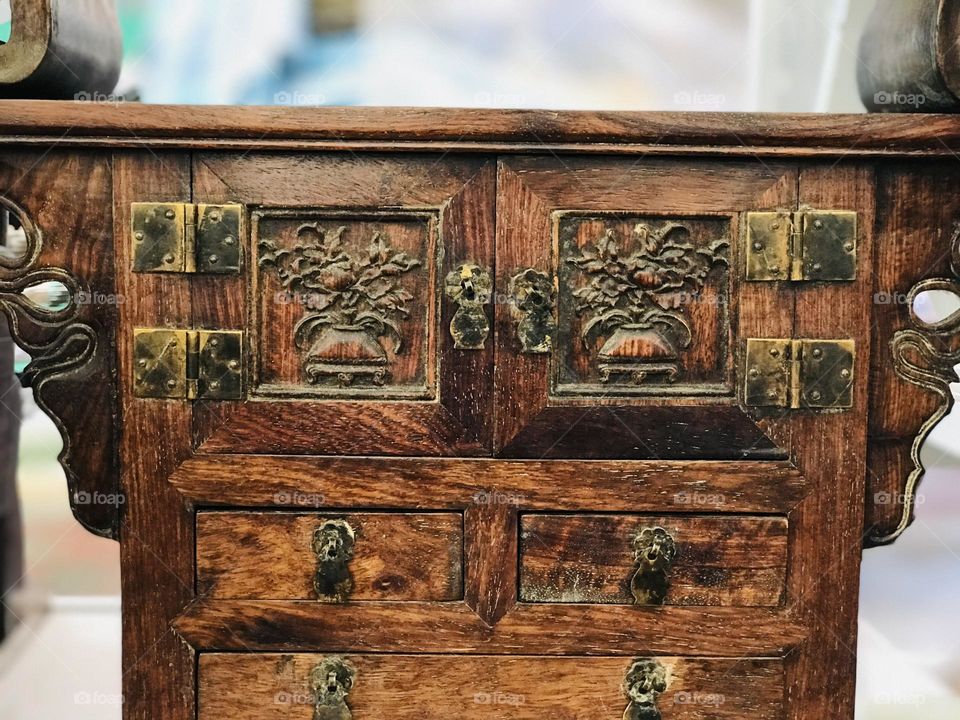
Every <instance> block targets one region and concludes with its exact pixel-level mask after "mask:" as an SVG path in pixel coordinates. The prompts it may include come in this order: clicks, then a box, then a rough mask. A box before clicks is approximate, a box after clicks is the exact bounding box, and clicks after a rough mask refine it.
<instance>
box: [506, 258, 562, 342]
mask: <svg viewBox="0 0 960 720" xmlns="http://www.w3.org/2000/svg"><path fill="white" fill-rule="evenodd" d="M509 292H510V298H511V301H512V305H511V307H512V312H513V315H514V319H515V320H516V322H517V339H518V340H519V341H520V351H521V352H523V353H527V354H542V353H549V352H550V351H551V349H552V348H553V334H554V328H555V321H554V318H553V308H554V306H555V305H556V302H557V288H556V285H555V283H554V279H553V278H552V277H550V276H549V275H547V274H546V273H542V272H540V271H538V270H534V269H533V268H529V269H527V270H522V271H520V272H519V273H517V274H516V275H514V276H513V278H511V280H510V288H509Z"/></svg>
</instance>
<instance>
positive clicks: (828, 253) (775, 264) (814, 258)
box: [746, 210, 857, 282]
mask: <svg viewBox="0 0 960 720" xmlns="http://www.w3.org/2000/svg"><path fill="white" fill-rule="evenodd" d="M746 262H747V270H746V276H747V280H751V281H757V282H787V281H793V282H844V281H849V280H855V279H856V277H857V214H856V213H855V212H849V211H846V210H804V211H800V212H750V213H747V252H746Z"/></svg>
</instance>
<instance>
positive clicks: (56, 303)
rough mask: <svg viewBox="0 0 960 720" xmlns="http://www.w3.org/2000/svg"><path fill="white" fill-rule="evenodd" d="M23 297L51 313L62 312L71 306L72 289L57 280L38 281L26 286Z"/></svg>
mask: <svg viewBox="0 0 960 720" xmlns="http://www.w3.org/2000/svg"><path fill="white" fill-rule="evenodd" d="M23 297H24V298H26V300H27V301H28V302H29V303H30V304H31V305H33V306H35V307H37V308H39V309H40V310H44V311H46V312H49V313H56V312H60V311H61V310H65V309H67V308H68V307H69V306H70V303H71V298H70V291H69V290H68V289H67V286H66V285H64V284H63V283H62V282H59V281H57V280H51V281H49V282H42V283H37V284H36V285H30V286H29V287H26V288H24V290H23Z"/></svg>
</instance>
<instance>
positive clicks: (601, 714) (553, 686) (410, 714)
mask: <svg viewBox="0 0 960 720" xmlns="http://www.w3.org/2000/svg"><path fill="white" fill-rule="evenodd" d="M628 691H629V697H628ZM783 693H784V681H783V667H782V662H781V661H780V660H776V659H773V660H763V659H716V660H714V659H711V660H703V659H696V658H656V659H654V658H640V659H633V658H629V657H627V658H608V657H594V658H584V657H566V658H546V657H504V658H495V657H471V656H458V655H452V656H442V655H347V656H324V655H251V654H204V655H201V656H200V697H199V708H200V709H199V715H198V717H199V720H221V718H233V720H274V719H276V720H280V719H281V718H282V720H311V719H313V720H345V719H346V718H350V717H354V718H357V720H361V719H362V718H391V719H392V720H431V719H436V720H441V719H442V720H449V718H458V720H480V719H481V718H482V719H483V720H489V719H490V718H509V719H510V720H544V718H554V719H556V720H573V719H574V718H576V719H578V720H584V719H587V718H597V720H600V719H603V720H614V719H615V718H616V719H619V718H621V717H622V718H625V719H626V720H655V719H656V718H661V717H662V718H663V719H664V720H681V719H682V720H701V719H702V720H707V719H708V718H709V719H710V720H717V719H722V718H730V719H731V720H733V719H734V718H735V719H736V720H743V718H750V719H751V720H773V719H779V718H783V717H784V709H783Z"/></svg>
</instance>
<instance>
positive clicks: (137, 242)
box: [131, 203, 192, 273]
mask: <svg viewBox="0 0 960 720" xmlns="http://www.w3.org/2000/svg"><path fill="white" fill-rule="evenodd" d="M191 209H192V208H191ZM131 222H132V232H133V270H134V272H181V273H182V272H186V271H187V249H188V248H187V245H188V242H187V233H188V227H187V206H186V205H184V204H183V203H133V205H132V206H131ZM191 225H192V222H191Z"/></svg>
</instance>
